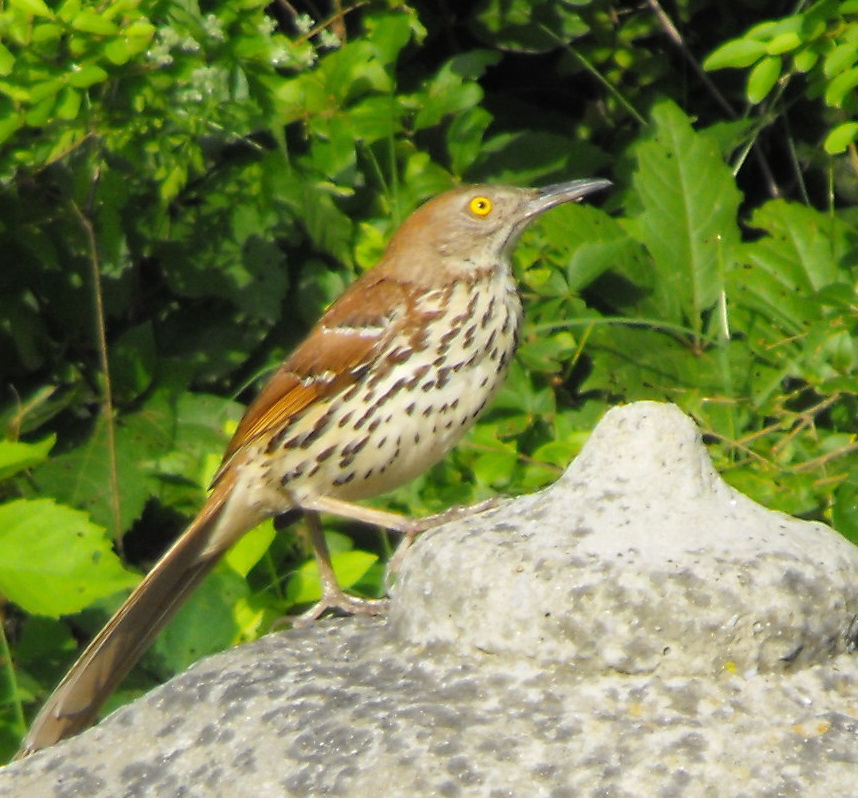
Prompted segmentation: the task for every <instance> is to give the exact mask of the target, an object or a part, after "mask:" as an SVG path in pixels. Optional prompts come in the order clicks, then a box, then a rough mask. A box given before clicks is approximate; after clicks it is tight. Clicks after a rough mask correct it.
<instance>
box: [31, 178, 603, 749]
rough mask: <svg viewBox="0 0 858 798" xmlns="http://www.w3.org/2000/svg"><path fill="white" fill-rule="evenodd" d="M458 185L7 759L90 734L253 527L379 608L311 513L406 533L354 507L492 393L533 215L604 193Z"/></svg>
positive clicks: (511, 345)
mask: <svg viewBox="0 0 858 798" xmlns="http://www.w3.org/2000/svg"><path fill="white" fill-rule="evenodd" d="M609 185H610V183H609V182H608V181H606V180H595V179H594V180H575V181H572V182H568V183H560V184H557V185H553V186H548V187H547V188H542V189H532V188H510V187H501V186H466V187H462V188H456V189H453V190H452V191H448V192H446V193H445V194H441V195H440V196H438V197H436V198H434V199H432V200H431V201H429V202H427V203H426V204H425V205H423V206H422V207H420V208H419V209H418V210H416V211H415V212H414V213H413V214H412V215H411V216H410V217H409V218H408V219H406V221H405V222H404V223H403V224H402V226H401V227H400V228H399V230H398V231H397V232H396V234H395V235H394V236H393V238H392V239H391V241H390V244H389V245H388V247H387V250H386V251H385V253H384V255H383V256H382V258H381V260H380V261H379V263H378V264H377V265H376V266H375V267H374V268H373V269H371V270H369V271H367V272H366V273H365V274H364V275H362V276H361V277H360V279H358V280H357V281H356V282H355V283H354V284H353V285H352V286H351V287H350V288H349V289H348V290H347V291H346V292H345V293H344V294H343V295H342V296H341V297H340V298H339V299H338V300H337V301H336V302H334V304H333V305H331V307H330V308H329V310H328V311H327V312H326V313H325V314H324V315H323V316H322V318H321V319H320V320H319V322H318V323H317V324H316V326H315V327H314V328H313V329H312V331H311V332H310V334H309V335H308V336H307V338H306V340H305V341H304V342H303V343H302V344H301V345H300V346H299V347H298V348H297V349H296V350H295V351H294V352H293V353H292V355H291V357H289V358H288V359H287V360H286V361H285V362H284V363H283V365H282V366H281V367H280V368H279V370H278V371H277V372H276V373H275V374H274V376H273V377H272V378H271V380H270V381H269V382H268V384H267V385H266V386H265V387H264V388H263V389H262V392H261V393H260V394H259V396H257V397H256V399H255V401H254V402H253V403H252V404H251V405H250V407H249V408H248V409H247V412H246V413H245V415H244V418H243V419H242V420H241V423H240V424H239V425H238V429H237V430H236V433H235V435H234V436H233V438H232V440H231V441H230V443H229V446H228V447H227V450H226V454H225V455H224V459H223V463H222V464H221V467H220V470H219V471H218V473H217V475H216V476H215V479H214V485H213V490H212V493H211V495H210V496H209V498H208V500H207V501H206V503H205V505H204V506H203V508H202V510H201V511H200V512H199V514H198V515H197V517H196V518H195V519H194V520H193V521H192V522H191V525H190V526H189V527H188V528H187V529H186V530H185V532H184V533H183V534H182V535H181V536H180V537H179V539H178V540H177V541H176V542H175V543H174V544H173V546H172V547H171V548H170V549H169V550H168V551H167V553H166V554H164V556H163V557H162V558H161V559H160V560H159V562H158V563H157V564H156V565H155V567H154V568H153V569H152V570H151V571H150V572H149V574H148V575H147V576H146V578H145V579H143V581H142V582H141V583H140V584H139V585H138V587H137V588H136V589H135V590H134V592H133V593H132V594H131V595H130V597H129V598H128V599H127V600H126V601H125V603H124V604H123V605H122V606H121V607H120V608H119V610H118V611H117V612H116V614H115V615H114V616H113V617H112V618H111V619H110V621H108V623H107V625H106V626H105V627H104V628H103V629H102V630H101V632H99V634H98V635H97V636H96V637H95V639H94V640H93V641H92V642H91V643H90V644H89V646H88V647H87V649H86V650H85V651H84V652H83V654H82V655H81V656H80V658H79V659H78V660H77V662H76V663H75V664H74V665H73V666H72V668H71V670H70V671H69V672H68V673H67V674H66V676H65V678H64V679H63V680H62V682H61V683H60V685H59V686H58V687H57V689H56V690H55V691H54V693H53V694H52V695H51V696H50V698H48V700H47V702H46V703H45V705H44V706H43V707H42V709H41V711H40V712H39V714H38V716H37V717H36V719H35V721H34V722H33V725H32V727H31V728H30V732H29V734H28V735H27V737H26V739H25V741H24V744H23V746H22V749H21V752H20V753H19V756H26V755H28V754H31V753H34V752H35V751H38V750H39V749H41V748H44V747H46V746H49V745H52V744H53V743H55V742H58V741H59V740H62V739H63V738H65V737H70V736H72V735H74V734H77V733H78V732H79V731H82V730H83V729H85V728H86V727H87V726H89V725H90V724H91V723H92V722H93V721H94V720H95V717H96V715H97V713H98V710H99V709H100V707H101V706H102V704H103V703H104V701H105V700H106V699H107V698H108V697H109V695H110V694H111V693H112V692H113V690H114V689H115V688H116V687H117V686H118V685H119V683H120V682H121V681H122V679H123V678H124V677H125V675H126V674H127V673H128V671H129V670H130V669H131V668H132V667H133V666H134V664H135V663H136V662H137V660H138V659H139V658H140V657H141V656H142V654H143V652H144V651H145V649H146V648H147V646H148V645H149V644H150V643H151V642H152V640H153V638H154V637H155V635H156V634H157V633H158V631H159V630H160V629H161V628H162V627H163V626H164V625H165V624H166V623H167V621H168V620H169V619H170V618H171V617H172V615H173V614H174V613H175V612H176V610H177V609H178V608H179V607H180V606H181V604H182V603H183V602H184V600H185V599H186V598H187V596H188V595H189V594H190V592H191V591H192V590H193V589H194V588H195V587H196V586H197V585H198V584H199V583H200V581H201V580H202V579H203V577H204V576H205V575H206V574H208V572H209V571H210V570H211V569H212V568H213V567H214V565H215V564H216V563H217V562H218V560H219V559H220V557H221V556H222V555H223V554H224V553H225V552H226V550H227V549H228V548H229V547H230V546H231V545H232V544H233V543H235V542H236V541H237V540H238V539H239V538H240V537H241V536H242V535H244V534H245V533H246V532H247V531H249V530H250V529H252V528H253V527H254V526H255V525H256V524H258V523H259V522H260V521H262V520H263V519H264V518H268V517H271V516H277V515H282V514H284V513H287V512H289V511H294V510H300V511H304V512H305V513H307V514H308V516H309V517H310V521H311V523H310V530H311V537H312V541H313V545H314V549H315V552H316V557H317V560H318V563H319V570H320V574H321V576H322V580H323V586H324V598H323V599H322V601H321V602H320V603H319V604H318V605H317V606H316V607H314V608H313V609H312V610H311V611H310V612H309V613H308V614H307V615H306V616H304V617H305V619H310V618H315V617H318V615H320V614H321V613H322V612H323V611H324V610H325V609H326V608H338V609H342V610H344V611H347V612H368V613H375V612H379V611H380V610H381V603H380V602H371V601H369V600H366V599H359V598H356V597H352V596H347V595H346V594H344V593H343V592H342V590H340V588H339V586H338V585H337V582H336V579H335V577H334V574H333V569H332V568H331V564H330V558H329V556H328V552H327V548H326V546H325V540H324V536H323V534H322V530H321V525H320V524H319V521H318V513H319V512H326V513H333V514H335V515H340V516H345V517H347V518H351V519H356V520H359V521H362V522H366V523H370V524H378V525H381V526H384V527H387V528H390V529H394V530H397V531H400V532H403V533H405V534H406V535H410V536H413V535H414V534H416V533H417V532H419V531H421V530H422V529H425V528H428V527H429V526H432V525H434V524H435V523H438V522H439V520H441V518H442V517H443V516H445V514H442V516H433V517H432V518H430V519H423V520H422V521H415V520H411V519H408V518H404V517H402V516H398V515H395V514H393V513H387V512H384V511H381V510H374V509H370V508H366V507H362V506H360V505H357V504H353V502H354V501H355V500H356V499H362V498H367V497H370V496H375V495H378V494H381V493H384V492H386V491H388V490H391V489H393V488H395V487H397V486H399V485H401V484H403V483H405V482H407V481H408V480H410V479H412V478H413V477H415V476H417V475H418V474H420V473H421V472H423V471H425V470H426V469H427V468H429V466H431V465H432V464H434V463H435V462H437V461H438V460H439V459H440V458H441V457H443V456H444V454H446V453H447V452H448V451H449V450H450V449H451V448H452V447H453V446H454V445H455V444H456V442H457V441H458V440H459V438H461V437H462V435H463V434H464V433H465V432H466V431H467V430H468V428H469V427H470V426H471V425H472V424H473V423H474V421H475V420H476V418H477V416H478V415H479V414H480V411H481V410H482V409H483V408H484V407H485V405H486V403H487V402H488V401H489V399H491V398H492V396H493V395H494V393H495V391H496V390H497V389H498V387H499V386H500V385H501V383H502V381H503V379H504V376H505V375H506V371H507V368H508V366H509V363H510V360H511V358H512V356H513V353H514V351H515V348H516V344H517V342H518V335H519V327H520V324H521V315H522V310H521V302H520V301H519V298H518V293H517V290H516V284H515V280H514V278H513V274H512V269H511V266H510V255H511V252H512V249H513V247H514V245H515V243H516V241H517V240H518V237H519V235H520V234H521V232H522V230H523V229H524V228H525V227H526V226H527V224H528V223H529V222H531V221H532V220H533V219H534V218H535V217H536V216H538V215H539V214H541V213H542V212H543V211H546V210H548V209H549V208H553V207H555V206H556V205H559V204H561V203H564V202H570V201H573V200H579V199H581V198H582V197H584V196H586V195H587V194H590V193H591V192H593V191H597V190H599V189H602V188H606V187H607V186H609Z"/></svg>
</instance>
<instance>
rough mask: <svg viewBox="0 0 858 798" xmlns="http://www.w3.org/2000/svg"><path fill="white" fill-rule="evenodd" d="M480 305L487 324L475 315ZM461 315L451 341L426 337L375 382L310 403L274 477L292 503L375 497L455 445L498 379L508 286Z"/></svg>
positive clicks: (508, 316) (512, 298) (511, 345)
mask: <svg viewBox="0 0 858 798" xmlns="http://www.w3.org/2000/svg"><path fill="white" fill-rule="evenodd" d="M492 296H493V297H494V300H492ZM489 308H491V309H493V310H492V313H491V314H490V315H491V322H492V323H491V324H488V323H486V321H485V319H484V316H486V309H489ZM468 309H470V310H471V311H472V312H471V313H470V314H467V318H468V320H467V321H466V322H462V323H461V329H460V332H459V336H458V338H459V339H460V340H455V342H454V343H453V345H451V341H450V340H449V339H447V340H442V339H441V338H440V336H439V337H438V339H437V340H435V339H430V340H429V341H428V342H427V344H426V346H425V347H424V348H423V349H421V350H420V351H415V352H414V353H413V354H412V355H411V356H410V357H409V358H408V359H407V360H405V361H403V362H397V363H396V365H395V366H393V367H392V368H390V369H389V371H387V372H386V373H385V374H384V375H383V377H380V378H378V377H377V378H374V379H368V380H366V381H364V382H363V383H360V384H358V385H356V386H355V389H354V390H351V391H345V392H343V393H342V394H339V395H337V396H335V397H332V398H331V399H330V400H328V401H327V402H325V403H320V404H319V405H317V406H316V407H314V408H313V409H312V410H311V411H310V412H309V413H308V414H307V415H306V417H305V418H303V419H302V421H301V427H302V428H303V429H305V430H310V431H311V434H310V435H309V436H308V440H306V441H302V443H301V445H299V446H297V447H293V451H292V452H290V453H289V456H288V457H283V458H281V461H280V464H279V466H278V469H279V473H278V474H277V479H278V481H279V483H280V485H281V486H282V489H283V490H284V491H285V492H287V493H288V495H289V497H290V498H291V500H292V501H293V502H294V503H295V504H301V503H302V502H305V501H307V500H309V499H311V498H312V497H315V496H329V497H332V498H337V499H343V500H347V501H354V500H357V499H363V498H368V497H370V496H376V495H379V494H382V493H385V492H387V491H390V490H393V489H394V488H397V487H399V486H400V485H403V484H404V483H406V482H408V481H409V480H411V479H413V478H414V477H416V476H418V475H419V474H421V473H423V472H424V471H426V469H428V468H430V467H431V466H432V465H434V464H435V463H437V462H438V461H439V460H440V459H441V458H442V457H443V456H444V455H445V454H446V453H447V452H449V451H450V449H452V448H453V447H454V446H455V445H456V443H457V442H458V441H459V439H460V438H461V437H462V435H464V434H465V433H466V432H467V431H468V429H470V427H471V426H472V425H473V423H474V422H475V421H476V419H477V417H478V416H479V414H480V412H481V411H482V410H483V408H484V407H485V405H486V404H487V403H488V401H489V400H490V399H491V398H492V397H493V396H494V394H495V393H496V392H497V389H498V388H499V387H500V385H501V384H502V382H503V380H504V377H505V376H506V372H507V370H508V368H509V363H510V360H511V358H512V355H513V353H514V350H515V345H516V340H517V334H518V326H519V322H520V314H521V307H520V305H519V303H518V298H517V296H516V295H515V293H514V290H504V291H502V292H493V293H490V294H487V295H486V296H485V297H480V301H479V302H476V303H475V302H473V301H472V302H471V304H470V305H468ZM495 314H496V315H495ZM465 315H466V314H464V313H460V317H464V316H465ZM481 321H482V323H481ZM284 454H285V453H284Z"/></svg>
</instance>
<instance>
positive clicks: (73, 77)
mask: <svg viewBox="0 0 858 798" xmlns="http://www.w3.org/2000/svg"><path fill="white" fill-rule="evenodd" d="M108 77H109V76H108V74H107V72H105V71H104V70H103V69H102V68H101V67H100V66H98V65H97V64H93V63H89V64H81V65H80V66H75V67H73V68H72V71H71V72H69V73H68V82H69V84H70V85H72V86H75V87H76V88H78V89H87V88H89V87H90V86H94V85H95V84H96V83H102V82H104V81H105V80H107V78H108Z"/></svg>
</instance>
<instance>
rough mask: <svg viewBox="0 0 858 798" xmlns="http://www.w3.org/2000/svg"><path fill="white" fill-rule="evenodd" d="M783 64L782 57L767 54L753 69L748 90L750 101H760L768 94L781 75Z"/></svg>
mask: <svg viewBox="0 0 858 798" xmlns="http://www.w3.org/2000/svg"><path fill="white" fill-rule="evenodd" d="M781 66H782V65H781V59H780V58H778V57H777V56H767V57H766V58H764V59H763V60H762V61H760V62H759V63H758V64H757V65H756V66H755V67H754V68H753V69H752V70H751V72H750V74H749V75H748V88H747V90H746V93H747V95H748V100H749V101H750V102H752V103H755V104H756V103H760V102H762V101H763V100H764V99H765V98H766V97H767V96H768V94H769V92H770V91H771V90H772V89H773V88H774V87H775V84H776V83H777V82H778V78H780V76H781Z"/></svg>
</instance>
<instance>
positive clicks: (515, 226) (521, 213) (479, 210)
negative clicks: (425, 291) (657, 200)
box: [379, 178, 611, 285]
mask: <svg viewBox="0 0 858 798" xmlns="http://www.w3.org/2000/svg"><path fill="white" fill-rule="evenodd" d="M610 185H611V184H610V182H609V181H607V180H601V179H596V178H594V179H586V180H572V181H569V182H566V183H556V184H554V185H551V186H546V187H544V188H516V187H513V186H487V185H482V186H462V187H459V188H454V189H452V190H451V191H446V192H444V193H443V194H439V195H438V196H437V197H434V198H433V199H431V200H429V201H428V202H427V203H426V204H425V205H423V206H421V207H420V208H418V209H417V210H416V211H415V212H414V213H413V214H412V215H411V216H409V217H408V219H406V220H405V222H404V223H403V224H402V226H401V227H400V228H399V230H397V232H396V233H395V235H394V236H393V238H392V239H391V241H390V244H389V245H388V248H387V251H386V253H385V255H384V258H383V259H382V262H381V264H379V265H380V266H381V267H382V269H383V270H384V271H385V272H387V273H389V274H391V276H395V277H397V278H399V279H404V280H408V281H409V282H416V283H425V284H427V285H431V284H434V283H437V282H438V281H446V280H449V279H456V278H461V277H466V276H468V275H469V274H475V273H479V272H485V271H489V270H492V269H496V268H499V267H501V268H503V267H505V266H506V265H507V264H508V263H509V256H510V253H511V251H512V248H513V247H514V246H515V243H516V241H518V238H519V236H520V235H521V233H522V231H523V230H524V228H525V227H527V225H528V224H529V223H530V222H531V221H533V220H534V219H535V218H536V217H537V216H539V215H541V214H542V213H544V212H545V211H547V210H550V209H551V208H554V207H556V206H557V205H561V204H563V203H565V202H575V201H577V200H580V199H582V198H583V197H586V196H587V195H588V194H590V193H592V192H594V191H599V190H601V189H603V188H607V187H608V186H610Z"/></svg>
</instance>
